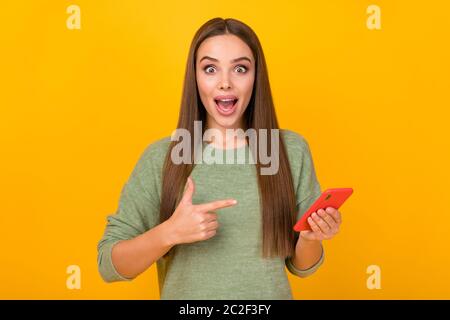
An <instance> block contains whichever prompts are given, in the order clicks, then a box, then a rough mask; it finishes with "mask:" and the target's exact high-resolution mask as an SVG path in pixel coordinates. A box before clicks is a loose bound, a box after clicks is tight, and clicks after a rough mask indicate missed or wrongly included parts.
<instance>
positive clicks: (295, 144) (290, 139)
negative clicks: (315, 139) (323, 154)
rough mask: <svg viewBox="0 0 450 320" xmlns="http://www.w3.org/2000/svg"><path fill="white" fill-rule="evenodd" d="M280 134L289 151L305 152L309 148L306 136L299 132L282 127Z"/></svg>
mask: <svg viewBox="0 0 450 320" xmlns="http://www.w3.org/2000/svg"><path fill="white" fill-rule="evenodd" d="M280 136H281V137H282V138H283V141H284V143H285V146H286V148H287V149H288V151H292V152H304V151H307V150H308V149H309V145H308V142H307V141H306V139H305V137H304V136H303V135H301V134H300V133H298V132H295V131H292V130H289V129H280Z"/></svg>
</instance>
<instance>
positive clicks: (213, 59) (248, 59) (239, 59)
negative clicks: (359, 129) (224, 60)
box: [199, 56, 252, 63]
mask: <svg viewBox="0 0 450 320" xmlns="http://www.w3.org/2000/svg"><path fill="white" fill-rule="evenodd" d="M205 59H208V60H212V61H219V60H217V59H215V58H211V57H208V56H204V57H203V58H201V59H200V61H199V63H200V62H202V61H203V60H205ZM241 60H247V61H248V62H250V63H251V62H252V60H250V58H248V57H239V58H236V59H233V60H231V61H230V62H231V63H233V62H238V61H241Z"/></svg>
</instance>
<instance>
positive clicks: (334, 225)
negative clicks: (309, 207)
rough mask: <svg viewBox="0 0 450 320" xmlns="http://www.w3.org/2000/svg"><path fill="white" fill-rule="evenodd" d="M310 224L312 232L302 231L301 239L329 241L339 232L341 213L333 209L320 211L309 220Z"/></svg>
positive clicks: (314, 213)
mask: <svg viewBox="0 0 450 320" xmlns="http://www.w3.org/2000/svg"><path fill="white" fill-rule="evenodd" d="M308 223H309V225H310V226H311V229H312V231H311V230H305V231H300V237H302V238H303V239H305V240H319V241H320V240H329V239H331V238H333V237H334V236H335V235H336V234H337V233H338V232H339V226H340V225H341V223H342V218H341V213H340V212H339V211H338V210H337V209H335V208H333V207H327V208H326V210H323V209H319V210H317V212H313V214H312V215H311V216H310V217H309V218H308Z"/></svg>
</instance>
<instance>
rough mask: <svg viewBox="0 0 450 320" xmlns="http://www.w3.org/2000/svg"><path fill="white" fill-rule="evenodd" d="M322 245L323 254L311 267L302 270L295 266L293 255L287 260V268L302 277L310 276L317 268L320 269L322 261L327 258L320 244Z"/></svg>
mask: <svg viewBox="0 0 450 320" xmlns="http://www.w3.org/2000/svg"><path fill="white" fill-rule="evenodd" d="M320 246H321V247H322V255H321V256H320V259H319V261H317V262H316V263H315V264H314V265H313V266H312V267H310V268H309V269H305V270H300V269H298V268H297V267H295V266H294V264H293V263H292V260H291V258H292V257H287V258H286V260H285V263H286V267H287V269H288V270H289V271H290V272H291V273H292V274H294V275H296V276H299V277H300V278H306V277H307V276H310V275H311V274H313V273H314V272H316V271H317V269H319V267H320V266H321V265H322V263H323V261H324V259H325V252H324V249H323V246H322V244H320Z"/></svg>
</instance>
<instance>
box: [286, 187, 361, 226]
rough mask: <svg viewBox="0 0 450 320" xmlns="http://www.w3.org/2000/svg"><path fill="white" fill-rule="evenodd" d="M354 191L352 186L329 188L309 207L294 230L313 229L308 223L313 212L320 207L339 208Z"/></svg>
mask: <svg viewBox="0 0 450 320" xmlns="http://www.w3.org/2000/svg"><path fill="white" fill-rule="evenodd" d="M352 193H353V189H352V188H334V189H327V190H325V191H324V192H322V194H321V195H320V197H319V198H318V199H317V200H316V201H315V202H314V203H313V204H312V205H311V207H309V209H308V210H307V211H306V212H305V213H304V214H303V216H302V217H301V218H300V220H298V221H297V223H296V224H295V226H294V230H295V231H297V232H300V231H305V230H311V227H310V226H309V223H308V218H309V217H310V216H311V214H312V213H313V212H317V210H319V209H326V208H328V207H333V208H335V209H339V207H340V206H341V205H342V204H343V203H344V202H345V200H347V199H348V197H350V196H351V194H352Z"/></svg>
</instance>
